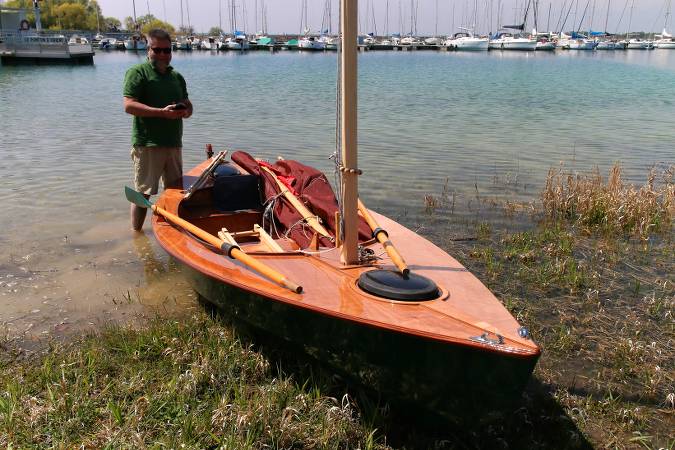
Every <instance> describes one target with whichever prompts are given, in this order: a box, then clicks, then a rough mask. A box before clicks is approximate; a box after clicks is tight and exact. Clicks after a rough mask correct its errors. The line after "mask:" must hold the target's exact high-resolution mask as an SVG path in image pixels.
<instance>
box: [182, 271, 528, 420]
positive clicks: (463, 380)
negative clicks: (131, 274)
mask: <svg viewBox="0 0 675 450" xmlns="http://www.w3.org/2000/svg"><path fill="white" fill-rule="evenodd" d="M186 273H188V274H189V279H190V280H191V282H192V284H193V287H194V289H195V290H196V291H197V292H198V293H199V294H200V295H201V296H202V297H203V298H204V299H206V300H208V301H209V302H210V303H212V304H213V305H215V306H216V307H217V308H218V309H219V310H220V311H221V312H223V313H224V314H225V315H226V316H227V317H228V318H229V319H230V320H232V322H233V323H234V324H235V326H236V325H237V324H240V325H244V326H245V327H246V329H247V330H251V329H254V330H259V331H261V332H262V333H264V334H265V335H267V336H274V337H275V338H278V339H279V340H280V341H281V342H285V343H290V344H291V345H293V346H294V347H295V346H298V347H300V348H302V350H303V351H304V352H305V353H306V354H308V355H309V356H311V357H313V358H316V359H317V360H319V361H321V362H322V363H324V364H327V365H329V366H331V367H332V368H334V369H335V370H336V372H337V373H340V374H342V375H345V376H347V377H349V378H350V379H351V380H353V381H356V382H358V383H359V384H361V385H362V386H364V387H366V388H367V389H368V390H371V391H375V392H377V393H379V394H381V395H382V396H383V398H385V399H387V400H388V401H389V400H390V401H393V402H397V401H401V402H403V403H405V404H410V403H412V404H415V405H419V406H421V407H422V408H424V409H425V410H427V411H432V412H434V413H435V414H440V415H442V416H446V417H454V418H457V417H459V416H462V415H473V414H480V413H482V412H485V411H489V410H491V409H493V408H499V407H504V406H508V405H511V404H512V403H513V402H514V401H515V400H517V399H518V398H519V397H520V394H521V392H522V390H523V389H524V387H525V385H526V384H527V381H528V379H529V377H530V375H531V373H532V371H533V370H534V367H535V364H536V362H537V359H538V357H539V355H536V356H535V357H523V355H508V354H504V353H499V352H491V351H480V350H477V349H476V348H473V347H467V346H461V345H449V344H448V343H447V342H441V341H437V340H433V339H426V338H423V337H420V336H416V335H413V334H406V333H399V332H395V331H392V330H387V329H384V328H381V327H376V326H369V325H367V324H363V323H360V322H357V321H350V320H345V319H343V318H338V317H335V316H331V315H324V314H321V313H317V312H316V311H311V310H308V309H306V308H303V307H301V306H295V305H291V304H288V303H283V302H278V301H275V300H274V299H272V298H266V297H263V296H260V295H258V294H255V293H252V292H249V291H247V290H242V289H239V288H236V287H233V286H230V285H228V284H226V283H223V282H222V281H221V280H218V279H214V278H211V277H209V276H206V275H204V274H203V273H201V272H199V271H198V270H195V269H194V268H192V267H189V266H187V268H186ZM458 415H459V416H458Z"/></svg>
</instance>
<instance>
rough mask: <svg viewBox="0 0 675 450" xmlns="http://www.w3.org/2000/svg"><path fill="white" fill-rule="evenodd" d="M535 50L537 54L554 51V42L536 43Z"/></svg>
mask: <svg viewBox="0 0 675 450" xmlns="http://www.w3.org/2000/svg"><path fill="white" fill-rule="evenodd" d="M536 49H537V51H539V52H542V51H552V50H555V43H554V42H537V47H536Z"/></svg>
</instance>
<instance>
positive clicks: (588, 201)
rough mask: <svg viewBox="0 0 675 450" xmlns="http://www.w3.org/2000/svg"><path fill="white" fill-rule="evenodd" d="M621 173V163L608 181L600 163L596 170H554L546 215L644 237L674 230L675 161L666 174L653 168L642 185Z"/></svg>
mask: <svg viewBox="0 0 675 450" xmlns="http://www.w3.org/2000/svg"><path fill="white" fill-rule="evenodd" d="M621 171H622V170H621V166H620V165H619V164H618V163H617V164H615V165H614V166H613V167H612V168H611V169H610V171H609V176H608V178H607V181H606V182H605V180H604V179H603V177H602V175H600V170H599V169H598V168H597V167H596V168H595V169H594V170H593V171H592V172H591V173H590V174H572V173H568V172H565V171H564V170H563V168H562V167H560V168H552V169H550V170H549V173H548V177H547V180H546V187H545V188H544V190H543V192H542V194H541V199H542V206H543V209H544V214H545V215H546V216H547V217H549V218H550V219H553V220H555V221H559V220H564V221H568V222H572V223H574V224H576V225H580V226H583V227H586V228H589V229H600V230H603V231H606V232H610V233H616V232H622V233H624V234H627V235H634V236H638V237H641V238H643V239H646V238H647V237H648V236H649V235H650V234H651V233H655V232H668V231H670V230H671V227H672V224H673V219H674V218H675V165H671V166H670V167H668V168H667V169H666V170H664V171H663V172H662V173H660V174H659V173H658V171H657V170H656V169H654V168H652V169H651V170H650V171H649V176H648V178H647V183H646V184H645V185H643V186H640V187H636V186H635V185H633V184H628V183H625V182H624V181H623V179H622V176H621ZM659 177H660V178H661V180H659V181H658V182H657V178H659Z"/></svg>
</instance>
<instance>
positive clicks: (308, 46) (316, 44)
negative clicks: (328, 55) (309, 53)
mask: <svg viewBox="0 0 675 450" xmlns="http://www.w3.org/2000/svg"><path fill="white" fill-rule="evenodd" d="M298 49H300V50H313V51H321V50H325V49H326V43H325V42H322V41H312V40H309V39H300V40H299V41H298Z"/></svg>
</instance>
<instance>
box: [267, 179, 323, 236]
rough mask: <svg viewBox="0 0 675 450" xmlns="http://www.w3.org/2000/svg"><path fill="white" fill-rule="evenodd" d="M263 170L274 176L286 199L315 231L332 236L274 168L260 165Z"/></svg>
mask: <svg viewBox="0 0 675 450" xmlns="http://www.w3.org/2000/svg"><path fill="white" fill-rule="evenodd" d="M260 168H261V169H262V170H264V171H265V172H267V173H268V174H269V175H271V176H272V178H273V179H274V181H275V182H276V183H277V186H278V187H279V190H280V191H281V193H282V194H283V195H284V197H286V199H287V200H288V201H289V202H290V203H291V205H293V207H294V208H295V209H296V210H297V211H298V213H299V214H300V215H301V216H302V217H303V219H305V220H306V221H307V224H308V225H309V226H310V227H312V228H313V229H314V231H316V232H318V233H319V234H321V235H323V236H325V237H327V238H330V234H329V233H328V231H327V230H326V229H325V228H324V226H323V225H321V223H320V222H319V220H318V218H317V217H316V216H315V215H314V214H312V213H311V212H310V210H309V209H307V207H306V206H305V205H304V204H303V203H302V202H301V201H300V199H299V198H298V197H296V196H295V195H294V194H293V193H292V192H291V191H290V190H288V187H286V185H285V184H284V183H282V182H281V180H280V179H279V178H278V177H277V174H275V173H274V172H273V171H272V170H270V169H269V168H268V167H265V166H260Z"/></svg>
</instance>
